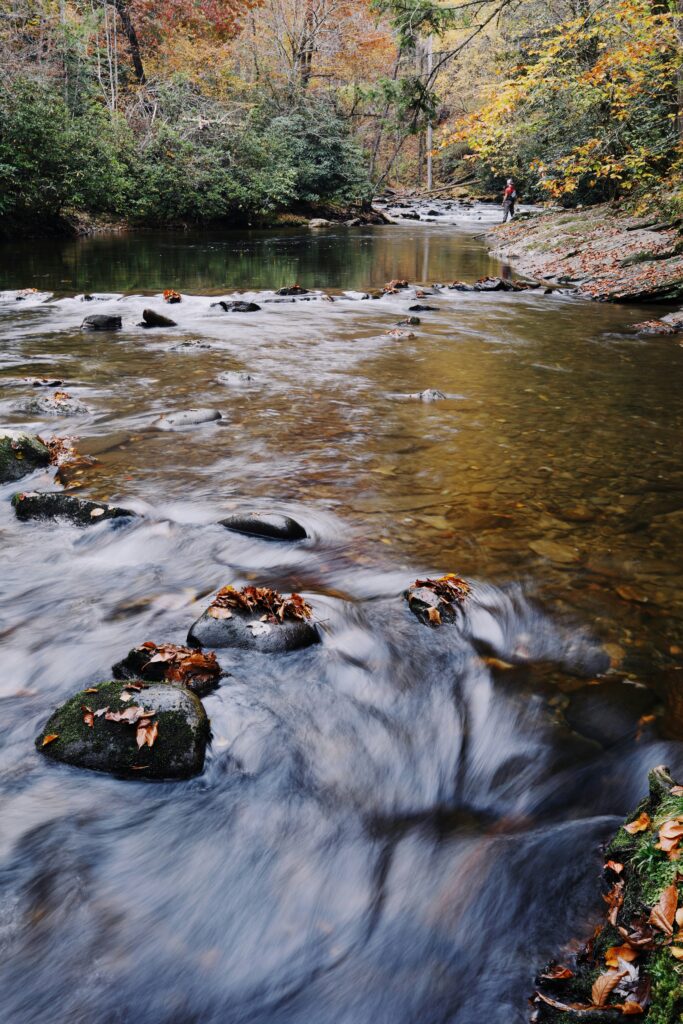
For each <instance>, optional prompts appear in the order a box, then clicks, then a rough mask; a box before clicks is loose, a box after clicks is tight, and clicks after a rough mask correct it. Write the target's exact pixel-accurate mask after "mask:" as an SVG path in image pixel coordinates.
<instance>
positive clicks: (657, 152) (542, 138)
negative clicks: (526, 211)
mask: <svg viewBox="0 0 683 1024" xmlns="http://www.w3.org/2000/svg"><path fill="white" fill-rule="evenodd" d="M676 19H677V15H676V13H675V12H674V11H672V10H670V9H669V7H668V5H666V4H663V3H657V2H651V0H650V2H648V0H613V2H609V0H608V2H607V3H604V2H603V3H600V4H596V5H592V6H589V5H588V4H584V5H582V13H581V15H580V16H579V17H572V18H571V19H569V20H566V21H564V22H561V23H559V24H557V25H555V26H553V27H552V28H550V29H544V30H543V31H541V32H538V33H537V34H536V35H534V34H533V33H532V34H531V39H529V36H526V37H524V38H523V40H522V41H520V42H519V44H518V45H517V46H516V47H515V49H516V54H515V56H516V58H517V59H516V60H515V61H514V62H512V63H511V64H510V65H509V66H508V67H507V68H506V70H505V72H504V73H501V74H500V77H499V78H498V79H497V80H496V81H495V82H494V83H493V84H492V85H491V87H490V90H489V91H488V95H487V96H486V98H485V102H484V103H483V105H482V106H481V107H480V108H479V109H477V110H476V111H475V112H474V113H471V114H469V115H468V116H466V117H463V118H462V119H460V120H459V121H458V122H457V123H456V124H455V126H451V128H450V129H449V131H448V132H447V134H446V136H445V138H444V139H443V140H442V142H441V145H442V148H445V147H448V146H449V145H451V144H452V143H454V142H459V143H463V142H464V143H466V144H467V146H468V148H469V154H468V159H469V160H471V161H473V162H476V163H478V164H479V165H480V166H483V167H484V168H486V169H487V170H488V171H489V172H490V173H491V174H492V175H496V176H497V175H503V174H508V173H512V174H515V175H516V176H518V177H519V178H520V179H521V180H522V181H525V183H526V191H527V193H531V194H534V193H536V194H537V195H539V196H545V197H549V198H551V199H554V200H560V201H563V202H572V201H576V200H577V199H578V200H583V201H591V200H600V199H606V198H614V197H616V196H619V195H624V194H628V193H629V192H631V191H632V190H634V189H641V190H643V191H647V190H650V189H652V188H653V187H655V186H656V185H657V184H658V182H659V181H660V180H661V177H662V176H663V175H665V174H666V173H667V171H668V170H669V168H671V167H672V165H673V164H675V162H676V160H677V159H678V158H679V157H680V155H681V146H680V133H679V127H680V124H679V122H680V111H679V108H678V103H679V88H678V82H679V76H680V72H681V49H680V46H679V44H678V40H677V34H676V29H677V24H676Z"/></svg>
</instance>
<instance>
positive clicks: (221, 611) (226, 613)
mask: <svg viewBox="0 0 683 1024" xmlns="http://www.w3.org/2000/svg"><path fill="white" fill-rule="evenodd" d="M209 615H210V616H211V618H212V619H231V618H232V612H231V611H230V609H229V608H213V607H212V608H209Z"/></svg>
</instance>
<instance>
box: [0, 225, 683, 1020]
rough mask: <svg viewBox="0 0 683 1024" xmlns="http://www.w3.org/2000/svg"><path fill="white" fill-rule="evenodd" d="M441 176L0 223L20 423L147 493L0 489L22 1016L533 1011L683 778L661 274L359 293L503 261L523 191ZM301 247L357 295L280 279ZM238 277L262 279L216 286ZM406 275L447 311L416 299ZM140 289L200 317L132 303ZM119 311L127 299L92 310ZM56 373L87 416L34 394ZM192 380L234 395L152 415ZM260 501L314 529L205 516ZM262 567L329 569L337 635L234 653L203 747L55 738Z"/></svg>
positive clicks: (680, 511) (681, 558)
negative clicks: (90, 232)
mask: <svg viewBox="0 0 683 1024" xmlns="http://www.w3.org/2000/svg"><path fill="white" fill-rule="evenodd" d="M444 211H445V212H444V214H443V216H441V217H439V218H438V219H437V220H436V222H434V223H418V222H415V223H413V222H410V223H402V224H400V225H396V226H382V227H368V228H352V229H349V228H344V227H340V228H329V229H323V230H320V231H317V232H313V231H309V230H308V229H287V230H280V231H261V232H259V231H253V232H241V233H230V232H223V233H218V232H212V233H206V232H204V233H199V232H197V233H187V234H183V233H179V234H173V235H171V234H162V233H140V234H130V235H120V236H107V237H96V238H92V239H85V240H79V241H58V240H46V241H41V242H32V243H19V244H13V245H12V246H7V245H5V246H3V247H2V248H1V249H0V288H2V289H7V290H9V289H17V288H26V287H33V288H37V289H38V290H39V293H38V294H29V295H28V296H27V297H26V298H24V300H23V301H20V302H17V301H15V299H14V297H13V296H12V297H8V296H5V301H2V302H0V342H1V344H0V377H1V383H2V384H3V385H5V386H3V387H0V407H1V411H2V422H3V424H4V425H5V426H10V427H15V428H16V427H18V426H21V427H22V428H24V429H27V430H29V431H32V432H38V433H41V434H43V435H46V434H47V435H49V434H52V433H57V434H70V435H76V436H77V437H78V438H79V442H78V447H79V450H80V451H81V452H83V453H85V454H88V455H91V456H93V457H94V459H95V460H96V461H94V463H93V464H92V465H90V466H86V467H84V468H82V469H81V470H79V471H78V473H77V474H75V475H73V476H72V477H71V480H70V482H71V484H72V486H73V487H74V490H73V493H74V494H82V495H84V496H85V495H87V496H91V497H94V498H97V499H106V500H111V501H116V502H117V503H119V504H122V505H125V506H126V507H132V508H134V509H136V510H137V511H139V512H143V513H144V516H143V517H142V518H141V519H140V520H138V521H136V522H135V523H134V524H133V525H130V526H128V527H126V528H125V529H116V528H115V527H114V526H112V524H108V523H101V524H99V525H96V526H93V527H91V528H89V529H87V530H79V529H78V528H76V527H74V526H71V525H67V524H66V523H54V522H53V523H30V524H27V523H19V522H18V521H16V520H15V517H14V514H13V511H12V508H11V505H10V502H9V499H10V497H11V495H12V493H13V492H14V491H16V490H17V489H18V488H17V486H16V485H5V486H3V487H2V488H0V537H1V539H2V551H3V555H2V588H1V592H0V642H1V643H2V668H3V671H2V673H1V674H0V708H1V709H2V721H3V729H2V736H1V739H0V822H2V826H1V828H0V886H1V891H0V907H1V914H0V992H2V1007H3V1010H2V1016H3V1020H4V1021H6V1022H7V1024H33V1022H35V1021H36V1020H44V1021H50V1022H51V1024H67V1022H68V1024H124V1022H125V1024H127V1022H133V1021H135V1024H195V1022H196V1024H237V1022H239V1024H243V1022H244V1024H437V1022H456V1024H481V1022H486V1024H517V1022H519V1024H522V1022H524V1021H526V1020H527V1019H528V1009H527V1006H526V999H527V996H528V995H529V994H530V992H531V991H532V988H533V977H534V973H535V971H536V969H537V968H538V967H539V966H540V965H541V964H542V963H543V962H544V960H547V959H548V958H549V957H550V956H552V955H555V954H557V953H558V951H559V950H561V948H562V947H563V945H565V944H566V943H567V942H569V941H570V940H571V939H573V938H575V937H576V936H581V937H585V936H586V935H587V934H589V933H590V932H591V930H592V922H593V921H594V919H595V918H596V916H597V915H598V914H599V913H600V906H601V901H600V895H599V888H598V875H599V867H600V864H601V859H600V858H601V852H600V843H601V842H603V841H604V840H605V839H606V838H607V837H608V836H609V835H610V834H611V833H612V832H613V831H614V829H615V827H616V826H617V823H618V821H619V818H620V816H622V815H624V814H625V813H626V812H627V811H628V810H629V809H630V808H632V807H633V806H634V805H635V804H636V803H637V802H638V800H639V799H640V798H641V796H642V795H643V794H644V791H645V787H646V773H647V770H648V768H649V767H652V766H654V765H656V764H660V763H666V764H669V765H670V767H671V769H672V771H673V772H674V774H675V773H676V772H677V771H678V772H679V778H680V774H681V772H683V743H681V740H682V739H683V714H681V713H680V699H679V703H678V705H676V699H675V697H676V687H678V692H679V693H680V692H681V683H682V680H681V667H682V666H683V660H682V659H683V654H682V653H681V652H682V649H683V637H682V633H683V630H682V623H683V584H682V583H681V578H680V571H681V564H682V562H683V529H682V528H681V527H682V526H683V464H682V461H681V437H683V388H681V369H682V368H683V349H682V348H681V347H680V346H679V345H678V344H677V341H676V339H671V338H657V337H653V338H648V339H642V338H639V337H637V336H636V335H635V334H634V332H633V331H632V330H631V327H632V325H633V324H634V323H636V322H637V321H639V320H643V319H646V318H648V317H650V316H652V315H654V314H655V312H656V311H654V310H652V309H651V308H650V309H646V310H644V309H643V307H636V306H612V305H599V304H590V303H588V302H586V301H585V300H583V299H580V298H576V297H575V296H573V295H571V294H560V293H557V292H556V293H553V294H550V295H549V294H543V292H542V291H531V292H522V293H468V292H464V293H463V292H457V291H449V290H445V289H444V290H440V291H438V292H437V293H436V294H435V295H429V296H428V297H427V298H426V299H416V298H415V292H414V290H411V291H410V292H400V293H399V294H396V295H389V296H386V297H384V298H382V299H379V300H374V299H363V298H362V294H363V293H364V292H365V289H369V290H373V289H376V288H380V287H381V286H382V285H383V284H384V283H385V282H386V281H388V280H390V279H392V278H407V279H409V280H410V281H411V283H413V284H414V283H416V282H421V283H423V284H424V285H425V286H426V285H429V284H432V283H434V282H437V283H438V282H442V283H447V282H450V281H452V280H453V279H464V280H467V281H473V280H475V279H477V278H480V277H482V276H484V275H486V274H496V273H499V272H500V267H499V265H498V264H497V263H496V262H495V261H493V260H491V259H490V258H489V256H488V255H487V251H486V248H485V245H484V242H483V240H482V238H481V235H480V233H481V231H482V230H483V228H484V227H485V225H486V224H487V223H488V222H490V221H491V219H492V218H493V217H495V216H497V211H491V210H487V209H486V208H485V207H481V208H479V207H475V208H474V209H472V210H470V211H467V212H465V211H460V210H457V209H455V210H453V209H447V208H445V207H444ZM294 282H298V283H299V284H300V285H302V286H303V287H305V288H308V289H314V290H315V289H325V290H327V291H329V292H330V294H331V295H332V296H333V297H334V299H335V301H334V302H327V301H323V300H322V298H321V297H319V296H318V295H317V294H315V295H314V296H313V298H312V300H311V301H303V300H297V301H296V302H281V303H268V302H266V301H265V300H266V299H269V298H274V295H273V290H274V289H277V288H279V287H281V286H287V285H291V284H293V283H294ZM164 288H175V289H178V290H179V291H180V292H182V294H183V301H182V302H181V303H180V304H179V305H174V306H172V307H167V306H164V303H163V302H162V300H161V297H160V295H159V293H160V291H161V290H162V289H164ZM238 291H239V292H240V293H244V297H245V298H247V299H250V300H254V301H256V302H257V303H258V304H259V305H260V306H261V307H262V308H261V311H260V312H256V313H245V314H238V313H224V312H223V311H222V310H221V309H220V308H212V307H211V302H215V301H216V299H217V298H230V297H236V295H235V293H236V292H238ZM43 292H47V293H52V296H51V297H48V296H46V295H44V294H41V293H43ZM82 293H90V294H93V295H94V296H95V298H94V299H93V300H92V301H91V302H83V301H82V299H81V297H80V296H81V295H82ZM240 297H242V296H240ZM416 301H417V302H422V303H427V304H430V305H433V306H435V307H437V308H436V309H435V310H433V311H427V312H422V313H419V314H418V315H419V316H420V320H421V322H420V324H419V325H416V326H413V327H408V328H406V327H403V328H401V330H402V331H405V332H406V333H405V334H403V335H401V336H398V337H396V336H392V335H391V334H389V333H388V332H389V331H390V330H392V329H394V327H395V325H396V324H397V322H398V321H399V320H401V319H403V318H404V317H405V316H406V314H407V311H408V307H409V306H410V305H412V304H414V303H415V302H416ZM147 306H150V307H152V308H155V309H157V310H158V311H160V312H165V313H166V314H170V315H171V316H173V318H174V319H176V320H177V322H178V327H177V328H174V329H169V330H159V331H145V330H143V329H141V328H139V327H137V326H135V325H136V324H137V322H138V321H139V319H140V315H141V313H142V310H143V308H145V307H147ZM660 312H661V311H660ZM92 313H116V314H118V315H121V316H122V318H123V322H124V329H123V330H122V331H121V332H119V333H117V334H115V335H108V334H101V335H100V334H92V333H85V332H81V331H80V330H79V325H80V323H81V320H82V319H83V317H84V316H85V315H90V314H92ZM226 371H237V373H236V374H233V375H232V376H231V377H228V378H226V377H223V378H221V377H220V376H219V375H221V374H225V373H226ZM244 371H246V372H247V374H248V375H249V377H250V378H251V379H244V378H243V377H240V376H239V372H244ZM27 375H40V376H44V375H49V376H52V377H55V378H58V379H60V380H62V381H63V382H64V389H65V390H67V391H68V393H69V394H70V395H72V396H73V397H74V398H78V399H79V400H80V401H81V402H82V403H84V405H85V406H87V408H88V410H89V411H88V413H87V414H84V415H80V416H76V417H72V418H68V419H66V418H54V417H52V418H50V417H47V416H44V415H43V416H41V415H37V414H36V413H32V412H27V411H26V409H25V408H24V405H25V403H26V401H27V399H29V398H30V397H32V396H34V395H35V393H36V389H33V388H31V387H30V386H26V385H22V384H17V383H16V381H17V378H22V377H25V376H27ZM226 381H227V382H226ZM425 388H437V389H439V390H441V391H442V392H444V393H445V394H446V395H447V398H446V399H445V400H442V401H436V402H433V403H425V402H422V401H419V400H415V399H410V398H407V397H406V396H407V395H409V394H412V393H417V392H421V391H422V390H423V389H425ZM196 405H201V406H208V407H212V408H216V409H219V410H220V411H221V412H222V414H223V419H222V420H220V421H218V422H217V423H207V424H203V425H201V426H199V427H195V428H193V429H187V430H177V431H159V430H157V429H155V426H154V421H155V419H156V418H157V417H158V416H159V415H161V414H163V413H165V412H169V411H172V410H178V409H183V408H188V407H191V406H196ZM29 484H30V486H31V487H32V488H35V489H50V488H52V487H55V486H57V485H56V484H54V482H53V474H52V473H41V472H39V473H37V474H35V475H34V476H33V477H31V478H27V481H25V482H24V486H28V485H29ZM242 508H248V509H253V508H256V509H259V508H261V509H263V508H267V509H277V510H278V511H283V512H287V513H289V514H291V515H293V516H294V517H295V518H297V519H298V520H299V521H300V522H302V523H303V524H304V526H305V527H306V529H307V531H308V534H309V539H308V540H306V541H304V542H301V543H298V544H295V545H291V546H289V545H286V544H273V543H269V542H267V541H263V540H258V539H254V538H247V537H244V536H239V535H237V534H231V533H229V532H228V531H226V530H225V529H223V528H222V527H220V526H218V525H216V521H217V520H218V519H220V518H222V517H223V516H225V515H226V514H227V513H228V512H229V511H231V510H233V509H242ZM447 571H454V572H458V573H460V574H462V575H464V576H466V577H467V578H468V579H470V580H471V581H472V583H473V597H472V600H471V602H470V604H469V606H468V608H467V610H466V612H465V614H464V615H463V617H462V620H461V621H460V623H459V624H458V625H457V626H442V627H441V628H439V629H432V628H429V627H426V626H423V625H421V624H420V623H419V622H418V621H417V619H415V618H414V617H413V616H412V615H411V613H410V612H409V611H408V609H407V606H406V604H405V602H404V601H403V599H402V597H401V594H402V591H403V590H404V589H405V587H406V586H408V585H409V584H410V583H412V582H413V581H414V580H415V579H416V578H417V577H419V576H424V575H425V574H430V575H435V574H438V575H440V574H442V573H444V572H447ZM249 581H257V582H259V583H263V584H269V585H273V586H276V587H278V588H279V589H281V590H286V591H287V592H289V591H290V590H291V589H296V590H300V591H301V592H303V593H304V595H305V596H306V598H307V600H308V601H309V602H310V603H311V605H312V606H313V609H314V612H315V616H316V619H317V620H318V622H319V623H320V625H321V629H322V633H323V643H322V644H320V645H318V646H316V647H313V648H310V649H308V650H305V651H301V652H296V653H292V654H288V655H281V656H275V655H268V656H266V655H264V656H260V657H259V656H257V655H254V654H245V653H242V654H239V653H232V652H221V655H220V657H221V661H222V663H223V665H224V666H225V667H226V668H227V669H228V670H229V671H230V672H231V673H232V674H231V675H230V676H229V677H228V678H226V679H225V680H224V682H223V684H222V686H221V687H220V689H218V690H217V691H216V692H215V693H214V694H212V695H211V696H209V697H208V698H206V700H205V706H206V709H207V711H208V714H209V716H210V718H211V726H212V732H213V740H212V744H211V747H210V750H209V754H208V758H207V763H206V767H205V770H204V772H203V774H202V775H201V776H200V777H198V778H196V779H193V780H190V781H188V782H183V783H173V784H171V783H157V784H154V783H146V782H143V781H121V780H117V779H115V778H112V777H108V776H105V775H98V774H96V773H88V772H84V771H79V770H77V769H75V768H69V767H65V766H59V765H56V764H55V763H53V762H48V761H47V760H46V759H44V758H42V757H41V756H40V755H39V754H38V753H36V751H35V749H34V746H33V741H34V738H35V736H36V735H37V734H38V732H39V731H40V729H41V727H42V725H43V724H44V722H45V720H46V718H47V717H48V715H49V714H50V713H51V711H52V710H53V708H54V707H55V706H56V705H57V704H59V703H60V702H61V701H63V700H65V699H66V698H67V697H68V696H69V695H70V694H72V693H73V692H74V691H76V690H78V689H80V688H82V687H86V686H88V685H92V684H93V683H95V682H98V681H101V680H104V679H107V678H109V677H110V671H111V665H112V664H113V663H114V662H115V661H118V660H119V659H120V658H121V657H123V655H124V654H125V653H126V652H127V651H128V650H129V649H130V648H131V647H132V646H134V645H135V644H137V643H140V642H142V641H144V640H154V641H157V642H161V641H172V642H176V643H182V642H184V638H185V635H186V632H187V629H188V627H189V626H190V624H191V623H192V622H193V621H194V619H195V618H196V617H197V616H198V615H199V614H200V612H201V611H202V610H203V609H204V608H205V607H206V604H207V597H208V595H209V594H210V593H211V592H212V591H214V590H215V589H216V588H218V587H220V586H223V585H224V584H227V583H236V584H240V585H241V584H244V583H245V582H249ZM601 644H602V645H606V649H607V651H608V653H609V655H610V657H611V659H612V665H613V667H612V669H611V670H610V672H609V673H608V675H607V676H606V677H605V678H603V679H596V678H595V677H594V675H593V666H594V664H595V661H594V652H595V650H596V649H597V646H598V645H601ZM511 662H514V667H512V668H510V667H506V663H507V664H510V663H511ZM662 701H664V702H665V711H664V713H663V714H660V713H659V709H661V702H662ZM676 706H678V709H679V714H678V716H677V715H676V714H675V710H676ZM652 715H655V716H656V717H655V718H654V719H652V717H651V716H652Z"/></svg>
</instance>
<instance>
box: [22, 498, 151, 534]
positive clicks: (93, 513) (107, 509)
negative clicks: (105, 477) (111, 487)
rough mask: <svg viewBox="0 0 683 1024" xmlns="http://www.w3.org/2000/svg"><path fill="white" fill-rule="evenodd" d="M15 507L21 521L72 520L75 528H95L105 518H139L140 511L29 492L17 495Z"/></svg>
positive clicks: (80, 499) (83, 499) (82, 499)
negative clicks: (93, 526)
mask: <svg viewBox="0 0 683 1024" xmlns="http://www.w3.org/2000/svg"><path fill="white" fill-rule="evenodd" d="M12 505H13V507H14V511H15V513H16V516H17V519H23V520H26V519H68V520H69V522H71V523H73V524H74V525H75V526H92V525H93V524H94V523H101V522H102V520H103V519H122V518H124V517H126V518H129V519H131V518H137V512H132V511H131V510H130V509H127V508H118V507H117V506H116V505H107V504H105V503H104V502H102V501H88V500H87V499H86V498H77V497H75V496H74V495H72V494H63V493H62V492H61V491H46V492H42V493H40V492H38V491H27V492H24V493H21V494H15V495H14V497H13V498H12Z"/></svg>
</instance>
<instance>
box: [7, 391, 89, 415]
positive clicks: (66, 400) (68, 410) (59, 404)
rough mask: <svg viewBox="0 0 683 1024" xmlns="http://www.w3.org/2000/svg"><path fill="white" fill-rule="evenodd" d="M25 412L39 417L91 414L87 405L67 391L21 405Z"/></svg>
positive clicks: (30, 400)
mask: <svg viewBox="0 0 683 1024" xmlns="http://www.w3.org/2000/svg"><path fill="white" fill-rule="evenodd" d="M19 408H20V409H21V410H22V411H23V412H29V413H36V414H38V415H39V416H87V415H88V414H89V413H90V409H88V407H87V405H83V403H82V402H79V401H78V399H77V398H72V397H71V395H68V394H67V393H66V391H57V392H55V394H54V395H39V396H37V397H35V398H29V399H28V401H26V402H23V403H21V404H20V405H19Z"/></svg>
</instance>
